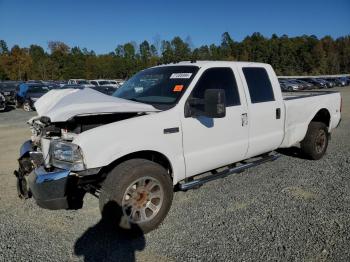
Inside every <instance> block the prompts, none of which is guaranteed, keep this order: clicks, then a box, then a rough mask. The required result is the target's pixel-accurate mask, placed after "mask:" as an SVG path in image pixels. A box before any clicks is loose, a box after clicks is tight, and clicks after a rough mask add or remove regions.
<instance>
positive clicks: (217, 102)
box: [204, 89, 226, 118]
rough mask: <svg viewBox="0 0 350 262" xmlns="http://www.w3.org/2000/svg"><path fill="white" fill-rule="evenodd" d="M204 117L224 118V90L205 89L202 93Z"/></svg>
mask: <svg viewBox="0 0 350 262" xmlns="http://www.w3.org/2000/svg"><path fill="white" fill-rule="evenodd" d="M204 112H205V116H207V117H212V118H222V117H225V116H226V97H225V90H224V89H207V90H205V93H204Z"/></svg>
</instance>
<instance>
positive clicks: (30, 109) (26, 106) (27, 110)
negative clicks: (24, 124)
mask: <svg viewBox="0 0 350 262" xmlns="http://www.w3.org/2000/svg"><path fill="white" fill-rule="evenodd" d="M23 110H24V111H26V112H30V111H32V107H31V106H30V103H29V102H28V101H25V102H24V103H23Z"/></svg>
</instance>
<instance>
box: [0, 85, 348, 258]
mask: <svg viewBox="0 0 350 262" xmlns="http://www.w3.org/2000/svg"><path fill="white" fill-rule="evenodd" d="M339 90H341V92H342V95H343V116H342V117H343V120H342V123H341V126H340V127H339V128H338V129H336V130H335V132H334V133H333V136H332V140H331V142H330V145H329V149H328V153H327V155H326V156H325V157H324V158H323V159H321V160H319V161H308V160H304V159H300V158H299V157H298V156H288V155H287V154H286V155H285V156H283V157H282V158H280V159H279V160H277V161H275V162H273V163H268V164H264V165H262V166H260V167H256V168H253V169H251V170H248V171H245V172H243V173H241V174H237V175H233V176H229V177H227V178H225V179H221V180H217V181H214V182H211V183H209V184H206V185H204V186H203V187H201V188H200V189H198V190H192V191H188V192H186V193H184V192H178V193H176V194H175V197H174V202H173V205H172V208H171V210H170V212H169V214H168V216H167V218H166V219H165V221H164V222H163V224H162V225H161V226H160V227H159V228H158V229H157V230H155V231H153V232H151V233H149V234H147V235H146V236H144V237H143V238H140V239H137V240H127V239H123V238H122V237H120V236H118V235H115V234H111V233H109V232H106V230H104V227H103V225H101V223H100V213H99V209H98V200H97V199H96V198H94V197H92V196H90V195H89V196H88V197H87V198H86V201H85V207H84V208H83V209H81V210H77V211H49V210H44V209H41V208H39V207H37V206H36V204H35V203H34V200H32V199H30V200H28V201H22V200H20V199H18V198H17V196H16V186H15V177H14V176H13V175H12V171H13V170H14V169H15V168H17V163H16V158H17V155H18V150H19V146H20V145H21V143H22V142H23V141H24V140H25V139H27V138H28V137H29V135H30V133H29V129H28V127H27V126H26V124H25V121H26V120H27V119H28V118H30V116H32V115H35V113H25V112H22V111H21V110H12V111H9V112H5V113H0V261H82V260H85V261H103V260H104V261H133V260H135V259H136V260H137V261H198V260H201V261H213V260H215V261H242V260H245V261H266V260H280V261H281V260H282V261H287V260H296V261H350V138H349V137H350V117H349V116H350V87H347V88H339Z"/></svg>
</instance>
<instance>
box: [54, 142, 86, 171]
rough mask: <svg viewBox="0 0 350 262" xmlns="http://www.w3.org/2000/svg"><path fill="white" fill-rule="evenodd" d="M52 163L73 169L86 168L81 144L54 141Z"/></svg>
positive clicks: (59, 166)
mask: <svg viewBox="0 0 350 262" xmlns="http://www.w3.org/2000/svg"><path fill="white" fill-rule="evenodd" d="M50 151H51V157H52V165H53V166H55V167H58V168H63V169H68V170H72V171H81V170H84V169H85V165H84V161H83V154H82V152H81V150H80V148H79V146H77V145H75V144H73V143H69V142H62V141H52V144H51V146H50Z"/></svg>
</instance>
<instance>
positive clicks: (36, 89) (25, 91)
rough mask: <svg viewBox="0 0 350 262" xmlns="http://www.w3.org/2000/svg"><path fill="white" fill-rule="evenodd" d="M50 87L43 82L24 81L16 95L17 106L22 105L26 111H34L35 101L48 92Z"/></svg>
mask: <svg viewBox="0 0 350 262" xmlns="http://www.w3.org/2000/svg"><path fill="white" fill-rule="evenodd" d="M48 91H50V89H49V88H48V87H47V86H45V85H43V84H32V83H22V84H20V85H19V90H18V93H17V95H16V107H22V108H23V110H24V111H27V112H28V111H32V110H33V109H35V108H34V102H35V101H37V100H38V99H39V98H40V97H41V96H43V95H44V94H46V93H47V92H48Z"/></svg>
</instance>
